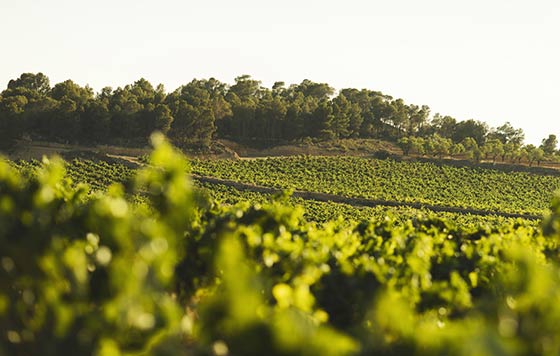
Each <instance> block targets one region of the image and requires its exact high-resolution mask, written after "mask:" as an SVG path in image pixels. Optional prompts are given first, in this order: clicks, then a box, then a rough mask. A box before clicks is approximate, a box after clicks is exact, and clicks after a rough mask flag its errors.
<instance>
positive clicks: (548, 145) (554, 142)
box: [540, 134, 558, 156]
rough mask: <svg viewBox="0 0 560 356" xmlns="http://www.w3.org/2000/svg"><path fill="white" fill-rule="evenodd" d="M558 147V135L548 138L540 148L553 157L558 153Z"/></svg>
mask: <svg viewBox="0 0 560 356" xmlns="http://www.w3.org/2000/svg"><path fill="white" fill-rule="evenodd" d="M557 146H558V139H557V138H556V135H552V134H551V135H548V137H547V138H545V139H543V140H542V144H541V146H540V148H541V149H542V150H543V151H544V154H545V155H547V156H552V155H554V153H555V152H556V147H557Z"/></svg>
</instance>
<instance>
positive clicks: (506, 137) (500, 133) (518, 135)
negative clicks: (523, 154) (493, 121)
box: [488, 122, 525, 145]
mask: <svg viewBox="0 0 560 356" xmlns="http://www.w3.org/2000/svg"><path fill="white" fill-rule="evenodd" d="M488 138H489V139H498V140H500V141H501V142H502V143H503V144H504V145H505V144H506V143H510V142H511V143H513V144H516V145H521V144H523V140H524V139H525V133H524V132H523V130H522V129H515V128H514V127H513V126H511V124H510V123H509V122H506V123H505V124H503V125H502V126H499V127H497V128H495V129H493V130H491V131H490V132H489V133H488Z"/></svg>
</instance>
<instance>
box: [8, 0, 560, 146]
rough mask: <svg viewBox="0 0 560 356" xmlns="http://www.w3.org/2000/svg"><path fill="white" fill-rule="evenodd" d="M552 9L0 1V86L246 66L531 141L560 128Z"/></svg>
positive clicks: (433, 2)
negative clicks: (40, 76) (31, 76)
mask: <svg viewBox="0 0 560 356" xmlns="http://www.w3.org/2000/svg"><path fill="white" fill-rule="evenodd" d="M559 16H560V3H557V2H554V1H552V0H538V1H535V2H532V3H531V4H526V3H524V2H522V1H507V0H499V1H494V2H492V3H491V4H489V3H487V2H484V1H482V0H476V1H473V2H470V3H469V4H449V3H447V2H445V1H442V0H430V1H426V2H423V3H422V4H417V3H416V2H414V1H412V0H399V1H394V2H391V3H381V2H378V1H373V2H366V1H350V2H348V3H347V4H345V5H341V4H338V3H336V2H332V1H327V2H319V1H306V2H304V3H298V2H295V1H293V0H290V1H286V2H283V3H282V4H281V5H280V4H263V3H261V2H257V1H255V0H243V1H237V2H235V3H231V2H227V1H224V0H213V1H210V2H208V3H204V4H199V3H194V2H191V1H177V0H167V1H162V2H160V3H158V4H152V3H150V2H148V1H135V2H133V1H131V0H124V1H121V2H119V3H118V4H112V3H110V2H109V1H107V0H103V1H100V2H97V3H95V4H93V3H88V4H81V5H78V4H76V3H74V2H71V1H69V0H56V1H52V2H48V3H47V2H45V3H39V4H36V3H34V2H33V1H32V0H23V1H19V2H17V3H2V4H0V30H2V31H3V33H16V34H17V35H18V36H15V35H14V36H7V38H6V39H5V48H6V49H7V51H6V53H7V54H6V55H5V56H4V58H3V63H2V66H0V82H1V83H3V84H4V85H5V86H4V88H5V87H6V86H7V83H8V82H9V80H11V79H16V78H17V77H19V75H21V74H22V73H25V72H32V73H36V72H42V73H44V74H45V75H47V76H48V77H49V79H50V81H51V84H52V85H54V84H56V83H59V82H62V81H64V80H66V79H71V80H73V81H74V82H76V83H77V84H79V85H81V86H85V85H89V86H91V87H92V88H93V89H94V90H95V91H96V92H98V91H99V90H100V89H101V88H102V87H105V86H111V87H113V88H117V87H119V86H121V87H122V86H124V85H127V84H132V83H133V82H134V81H136V80H138V79H140V78H145V79H146V80H148V81H150V83H152V84H153V85H154V86H155V85H157V84H159V83H162V84H164V86H165V88H166V91H167V92H170V91H172V90H174V89H176V88H177V87H179V86H180V85H183V84H186V83H188V82H189V81H191V80H192V79H193V78H199V79H201V78H210V77H214V78H216V79H218V80H220V81H222V82H225V83H227V84H232V83H233V81H234V78H235V77H237V76H240V75H243V74H249V75H251V76H252V77H253V78H254V79H256V80H260V81H261V82H262V84H263V86H265V87H268V88H270V87H271V86H272V84H273V83H274V82H275V81H284V82H285V83H286V85H290V84H295V83H300V82H301V81H302V80H304V79H309V80H312V81H314V82H321V83H328V84H329V85H330V86H332V87H333V88H335V89H336V90H341V89H343V88H356V89H362V88H366V89H369V90H375V91H381V92H383V93H385V94H388V95H391V96H392V97H394V98H402V99H403V100H404V101H405V102H406V103H407V104H416V105H428V106H429V107H430V109H431V114H432V115H433V114H435V113H440V114H442V115H449V116H452V117H454V118H456V119H457V120H459V121H463V120H468V119H474V120H478V121H482V122H485V123H487V124H488V125H489V126H490V127H497V126H500V125H502V124H503V123H505V122H510V123H511V124H512V125H513V126H514V127H516V128H521V129H522V130H523V132H524V133H525V143H527V144H529V143H530V144H535V145H539V144H540V143H541V141H542V139H544V138H546V137H547V136H548V135H549V134H555V135H557V136H560V130H559V129H558V128H556V127H553V125H551V122H554V119H555V117H557V116H558V114H557V109H556V107H555V103H556V102H557V101H558V99H560V89H559V87H558V85H557V84H556V83H558V82H560V69H559V67H558V65H557V63H560V49H559V48H558V46H554V44H555V43H556V42H555V41H556V38H555V34H557V33H560V23H558V22H557V21H555V19H557V18H558V17H559ZM47 19H49V20H50V22H45V21H46V20H47ZM22 24H23V25H24V26H22ZM14 28H18V29H19V32H15V31H14Z"/></svg>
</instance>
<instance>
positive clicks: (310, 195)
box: [191, 174, 542, 220]
mask: <svg viewBox="0 0 560 356" xmlns="http://www.w3.org/2000/svg"><path fill="white" fill-rule="evenodd" d="M191 176H192V178H193V179H194V180H196V181H199V182H203V183H210V184H222V185H225V186H228V187H233V188H235V189H238V190H243V191H251V192H257V193H264V194H277V193H281V192H282V189H279V188H272V187H266V186H260V185H254V184H247V183H241V182H236V181H232V180H229V179H220V178H214V177H208V176H200V175H196V174H191ZM292 196H293V197H296V198H302V199H306V200H315V201H321V202H334V203H342V204H348V205H352V206H367V207H376V206H389V207H398V206H401V207H410V208H415V209H428V210H431V211H435V212H447V213H457V214H470V215H480V216H502V217H505V218H522V219H527V220H541V219H542V216H539V215H532V214H518V213H506V212H501V211H490V210H480V209H468V208H458V207H453V206H441V205H430V204H424V203H415V202H399V201H391V200H377V199H365V198H350V197H345V196H341V195H335V194H327V193H316V192H307V191H299V190H296V191H294V192H293V194H292Z"/></svg>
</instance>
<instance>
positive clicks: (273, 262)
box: [0, 136, 560, 356]
mask: <svg viewBox="0 0 560 356" xmlns="http://www.w3.org/2000/svg"><path fill="white" fill-rule="evenodd" d="M153 142H154V146H155V150H154V152H153V154H152V155H151V158H150V163H151V164H150V166H149V167H147V168H145V169H143V170H141V171H140V172H139V173H138V174H137V175H136V177H135V178H134V183H133V184H132V186H131V187H127V188H126V189H125V188H124V187H123V186H122V185H119V184H114V185H112V186H110V187H109V188H108V189H107V191H106V192H104V193H97V192H96V193H93V192H91V191H90V190H89V187H88V186H86V185H80V184H78V185H77V186H76V185H72V183H71V181H70V180H69V179H68V178H66V177H65V174H64V165H63V163H62V162H60V161H58V160H53V161H50V162H49V161H45V162H44V164H43V166H42V168H41V169H40V170H39V171H38V173H37V174H34V175H30V177H28V178H24V177H22V176H21V175H20V173H19V172H17V171H16V170H15V169H14V168H12V167H11V166H10V165H8V163H7V162H4V161H0V333H1V334H0V355H31V354H33V355H35V354H41V355H59V354H76V355H89V354H93V355H106V356H110V355H132V354H133V355H138V354H150V355H182V354H184V355H355V354H379V355H405V354H406V355H412V354H416V355H450V354H453V355H473V354H476V355H558V354H560V268H559V267H558V262H559V246H558V242H559V236H560V198H556V199H555V200H554V201H553V202H552V212H551V214H550V216H549V217H547V218H546V219H545V222H544V224H543V228H542V231H541V229H540V228H535V227H534V226H533V225H529V224H527V223H526V222H524V221H521V220H519V221H517V222H514V223H510V224H504V225H500V226H488V225H480V226H477V227H476V228H473V227H469V228H464V227H460V226H456V225H454V224H453V223H452V222H450V221H447V220H442V219H438V218H434V217H422V218H420V217H419V218H418V219H414V220H409V221H407V222H405V223H402V222H400V221H399V220H398V219H397V218H394V217H391V216H387V217H386V218H385V219H382V220H380V221H364V222H361V223H358V224H354V225H351V226H349V225H348V224H347V223H346V222H342V221H331V222H327V223H325V224H320V225H318V224H315V223H309V222H306V221H305V220H304V218H303V210H302V209H301V208H292V207H286V206H284V205H282V203H271V204H264V205H259V204H248V203H245V204H238V205H236V206H222V205H218V204H216V203H214V202H212V201H209V200H208V199H205V198H203V197H201V196H199V195H198V194H197V193H196V192H195V190H194V189H193V188H192V186H191V183H190V181H189V180H188V178H187V177H186V175H185V172H186V171H188V169H189V168H188V163H187V162H186V161H185V160H184V158H183V157H182V156H181V155H180V154H178V153H176V152H175V151H174V150H173V149H172V148H171V146H170V145H169V144H167V143H166V142H165V141H164V140H163V139H162V137H161V136H154V137H153ZM125 191H126V193H125ZM128 194H133V195H134V194H141V195H142V196H143V197H144V198H143V199H141V202H134V203H133V202H130V200H129V199H127V196H129V195H128Z"/></svg>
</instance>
